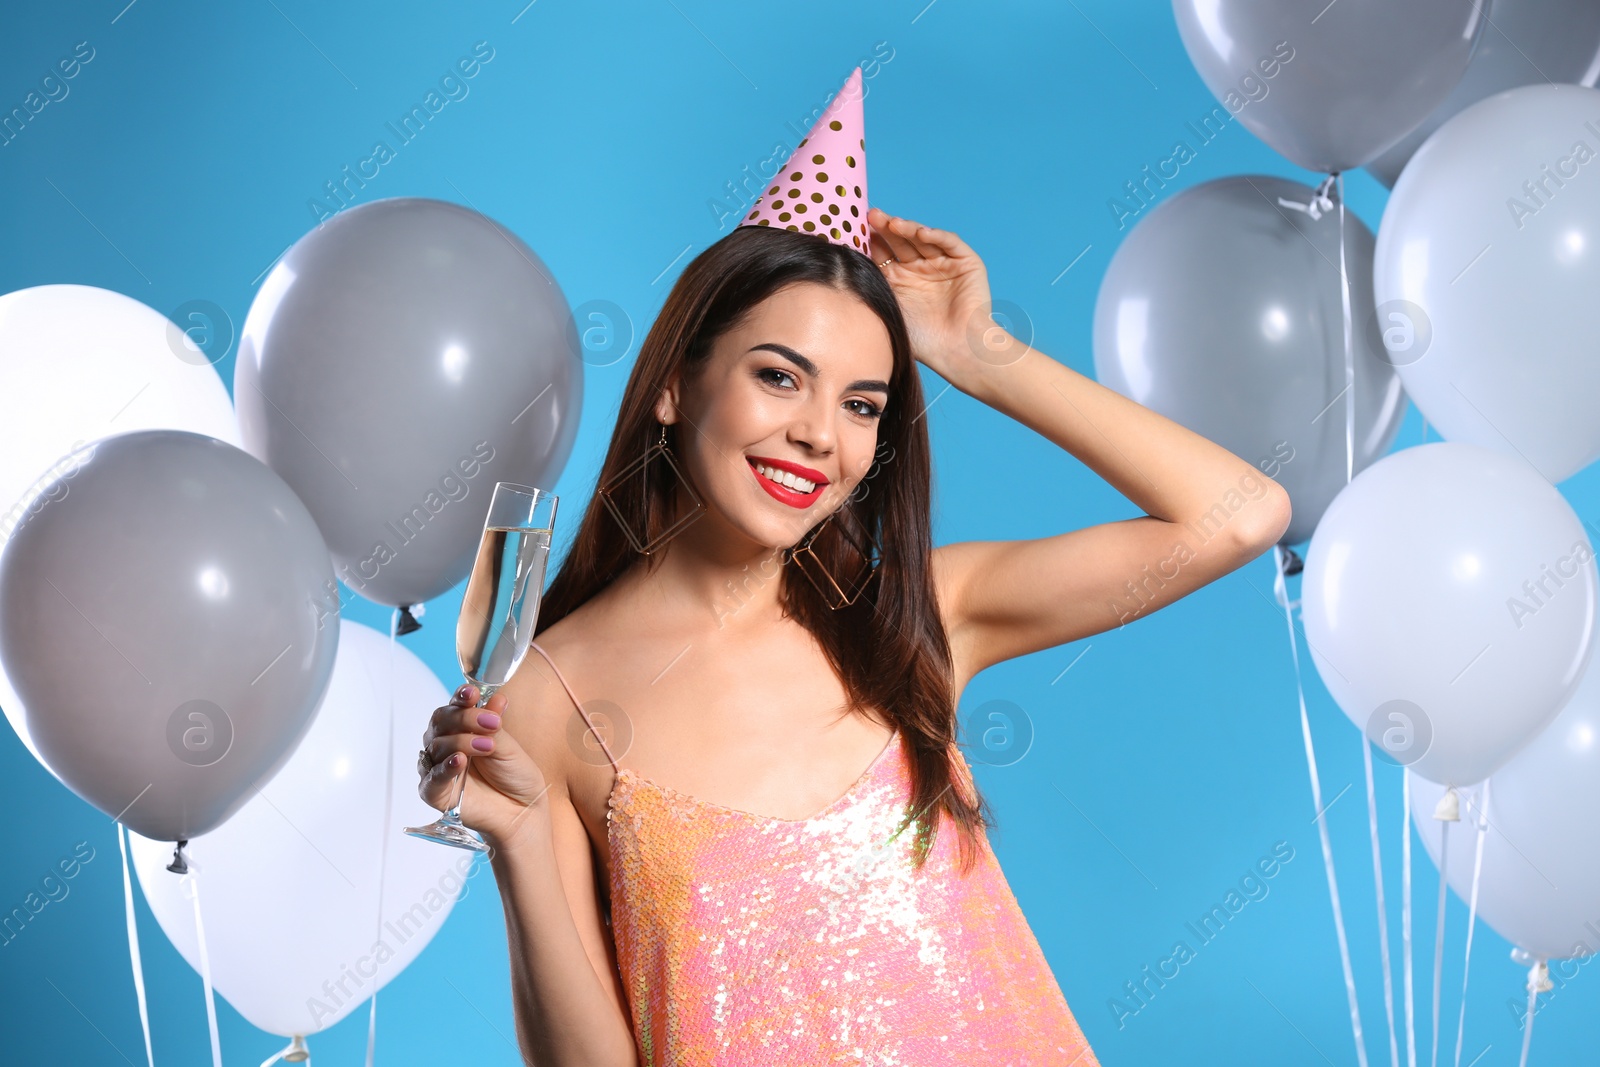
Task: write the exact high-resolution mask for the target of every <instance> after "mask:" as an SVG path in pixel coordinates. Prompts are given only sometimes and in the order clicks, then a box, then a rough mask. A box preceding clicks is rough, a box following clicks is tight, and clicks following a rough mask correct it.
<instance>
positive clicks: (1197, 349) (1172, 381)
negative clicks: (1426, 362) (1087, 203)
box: [1094, 175, 1405, 544]
mask: <svg viewBox="0 0 1600 1067" xmlns="http://www.w3.org/2000/svg"><path fill="white" fill-rule="evenodd" d="M1280 196H1282V197H1286V198H1289V199H1292V200H1295V201H1299V202H1306V201H1309V200H1310V199H1311V198H1312V196H1313V190H1311V189H1309V188H1307V187H1306V186H1304V185H1301V184H1299V183H1298V182H1291V181H1285V180H1284V179H1282V178H1270V177H1266V176H1264V175H1249V176H1244V177H1235V178H1223V179H1220V180H1217V181H1211V182H1204V183H1202V184H1200V185H1195V186H1191V187H1190V188H1188V189H1185V190H1183V191H1182V192H1180V193H1178V194H1177V195H1175V196H1173V197H1172V198H1171V199H1169V200H1166V201H1164V202H1163V203H1161V204H1159V205H1158V206H1156V207H1155V208H1154V209H1153V210H1152V211H1151V212H1150V214H1149V215H1147V216H1146V217H1145V218H1143V219H1141V220H1140V221H1139V222H1138V224H1136V225H1135V226H1134V228H1133V230H1132V231H1131V232H1130V233H1129V234H1128V236H1127V237H1126V238H1125V239H1124V240H1123V242H1122V244H1121V245H1120V246H1119V247H1118V248H1117V252H1116V255H1114V256H1113V257H1112V259H1111V265H1110V266H1109V267H1108V268H1107V269H1106V274H1105V279H1104V280H1103V281H1102V282H1101V284H1100V294H1099V297H1098V299H1097V300H1096V302H1095V310H1094V366H1095V377H1096V378H1097V379H1098V380H1099V381H1100V382H1101V383H1102V384H1104V385H1106V386H1108V387H1110V388H1112V389H1115V390H1116V391H1117V392H1119V393H1122V394H1123V395H1125V396H1128V397H1131V398H1132V399H1134V400H1137V401H1138V402H1139V403H1141V404H1143V405H1144V406H1145V407H1148V408H1150V409H1152V410H1154V411H1158V412H1160V413H1161V414H1163V415H1165V416H1167V417H1168V418H1170V419H1172V420H1173V421H1175V422H1179V423H1182V424H1183V425H1184V426H1187V427H1188V428H1189V429H1191V430H1193V431H1194V432H1195V433H1198V434H1200V435H1201V436H1203V437H1205V438H1207V439H1209V440H1212V441H1215V442H1217V443H1218V444H1220V445H1222V446H1223V447H1224V448H1226V449H1228V450H1229V451H1231V452H1233V453H1234V454H1235V455H1236V456H1238V457H1239V458H1240V459H1243V460H1246V461H1248V462H1251V463H1254V464H1256V465H1257V466H1258V467H1259V468H1261V470H1262V471H1264V472H1265V473H1266V474H1267V475H1268V477H1270V478H1273V479H1274V480H1276V481H1277V482H1278V483H1279V484H1280V485H1282V486H1283V487H1284V489H1286V490H1288V493H1289V499H1290V502H1291V504H1292V507H1293V511H1294V514H1293V517H1292V519H1291V520H1290V524H1289V528H1288V530H1287V531H1285V533H1284V536H1283V539H1282V540H1283V543H1284V544H1297V543H1299V542H1301V541H1304V540H1305V539H1306V538H1308V537H1310V536H1311V531H1312V530H1314V529H1315V528H1316V525H1317V520H1318V519H1319V518H1321V516H1322V513H1323V511H1324V510H1325V509H1326V508H1327V506H1328V502H1329V501H1331V500H1332V499H1333V498H1334V495H1335V494H1336V493H1338V492H1339V490H1341V489H1343V488H1344V486H1345V467H1346V463H1345V410H1344V399H1345V380H1346V376H1345V363H1344V335H1343V316H1344V304H1343V298H1342V296H1341V295H1340V291H1339V220H1338V219H1337V218H1336V217H1333V216H1330V215H1323V216H1322V217H1321V218H1320V219H1312V218H1311V217H1310V216H1309V215H1308V214H1306V213H1305V212H1301V211H1293V210H1286V209H1284V208H1282V207H1280V206H1279V205H1278V202H1277V198H1278V197H1280ZM1345 253H1346V255H1345V258H1346V260H1347V267H1348V270H1349V284H1350V302H1351V314H1352V318H1351V345H1352V351H1353V352H1354V355H1355V364H1356V367H1355V375H1356V386H1355V390H1354V396H1355V403H1356V415H1355V441H1354V444H1355V449H1354V451H1355V464H1354V466H1355V469H1356V470H1358V471H1359V470H1361V469H1362V468H1363V467H1365V466H1367V465H1368V464H1369V463H1371V462H1372V461H1373V460H1375V459H1377V458H1378V457H1379V456H1381V455H1383V454H1384V453H1385V452H1386V451H1387V450H1388V448H1389V445H1390V444H1391V443H1392V442H1393V440H1394V437H1395V434H1396V433H1397V432H1398V431H1399V429H1400V422H1401V419H1402V418H1403V417H1404V415H1405V394H1404V393H1403V392H1402V390H1401V388H1400V380H1399V379H1398V378H1397V377H1396V376H1395V373H1394V370H1393V368H1392V367H1390V366H1388V364H1387V363H1385V362H1383V361H1382V360H1381V359H1379V358H1378V355H1377V353H1378V352H1381V351H1382V348H1381V345H1379V344H1377V343H1375V342H1374V341H1373V339H1372V336H1371V334H1370V332H1369V331H1367V330H1366V329H1364V328H1363V327H1362V323H1363V321H1364V319H1365V318H1367V317H1369V316H1370V314H1371V307H1372V304H1371V295H1370V294H1371V268H1370V264H1371V262H1372V234H1371V232H1370V231H1368V229H1367V228H1366V227H1365V226H1363V225H1362V224H1361V221H1360V220H1359V219H1357V218H1356V217H1355V216H1354V214H1350V213H1347V214H1346V240H1345Z"/></svg>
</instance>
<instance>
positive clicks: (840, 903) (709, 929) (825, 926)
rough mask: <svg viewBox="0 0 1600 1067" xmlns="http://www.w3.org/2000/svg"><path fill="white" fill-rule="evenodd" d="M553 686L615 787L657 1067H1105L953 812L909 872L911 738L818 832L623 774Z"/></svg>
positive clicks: (643, 1004) (626, 981)
mask: <svg viewBox="0 0 1600 1067" xmlns="http://www.w3.org/2000/svg"><path fill="white" fill-rule="evenodd" d="M533 647H534V648H535V649H537V650H538V651H539V654H540V655H541V656H544V658H545V659H546V660H549V659H550V657H549V656H548V655H547V654H546V653H545V651H544V650H543V649H542V648H540V647H539V646H538V644H534V645H533ZM550 665H551V667H552V668H555V663H554V662H551V664H550ZM555 669H556V677H557V678H559V679H560V680H561V684H562V685H563V686H565V687H566V689H567V693H568V695H570V696H571V697H572V701H573V703H574V704H576V705H577V706H578V710H579V712H580V713H582V714H583V717H584V721H585V722H586V723H588V725H589V729H590V731H591V732H592V733H593V734H594V736H595V739H596V740H597V741H599V742H600V745H601V747H602V749H603V750H604V752H605V754H606V757H607V759H609V760H610V762H611V765H612V767H613V768H614V769H615V771H616V779H615V781H614V784H613V785H612V789H611V796H610V800H609V802H608V805H607V809H608V810H607V813H606V826H607V835H606V836H607V840H608V846H609V852H610V859H611V877H610V890H611V932H612V936H613V937H614V939H615V941H616V947H617V962H618V966H619V969H620V971H621V976H622V984H623V989H624V992H625V994H626V997H627V1000H628V1006H629V1009H630V1011H631V1014H632V1018H633V1032H634V1039H635V1041H636V1042H637V1043H638V1046H639V1052H640V1057H641V1058H640V1063H641V1065H643V1067H712V1065H716V1067H819V1065H823V1064H871V1065H890V1064H893V1065H905V1067H929V1065H933V1064H959V1065H962V1067H967V1065H971V1067H1004V1065H1017V1067H1021V1065H1024V1064H1027V1065H1044V1064H1050V1065H1059V1067H1067V1065H1069V1064H1070V1065H1073V1067H1099V1061H1098V1060H1097V1059H1095V1055H1094V1053H1093V1051H1091V1050H1090V1048H1089V1044H1088V1042H1087V1041H1086V1040H1085V1038H1084V1036H1083V1031H1082V1030H1081V1029H1079V1027H1078V1023H1077V1020H1076V1019H1074V1018H1073V1015H1072V1012H1071V1011H1070V1010H1069V1009H1068V1007H1067V1002H1066V999H1065V997H1064V996H1063V995H1062V993H1061V988H1060V986H1059V985H1057V983H1056V980H1055V976H1054V975H1053V974H1052V973H1051V971H1050V967H1049V964H1048V963H1047V962H1046V961H1045V958H1044V953H1043V952H1042V951H1041V950H1040V948H1039V943H1038V940H1037V939H1036V938H1035V937H1034V935H1033V931H1032V930H1031V929H1030V928H1029V926H1028V923H1027V920H1026V919H1024V918H1023V915H1022V911H1021V909H1020V908H1019V907H1018V905H1017V900H1016V897H1015V896H1014V895H1013V894H1012V892H1011V887H1010V886H1009V884H1008V883H1007V882H1006V879H1005V876H1004V874H1002V873H1001V870H1000V866H999V864H998V862H997V861H996V859H995V856H994V853H993V852H992V851H991V850H990V848H989V847H988V841H987V838H981V840H982V848H981V858H980V859H979V861H978V863H977V865H976V866H975V867H974V868H973V869H972V870H971V871H969V872H968V873H967V874H966V875H965V876H962V875H961V874H960V873H959V866H958V860H959V853H958V842H957V840H956V827H955V824H954V823H953V822H952V821H951V820H950V817H949V815H948V814H942V815H941V819H942V821H941V824H940V828H939V832H938V834H937V836H936V838H935V841H934V846H933V848H932V850H931V852H930V853H929V856H928V859H927V863H926V865H925V866H924V868H923V869H922V870H920V871H916V870H913V869H912V867H911V863H910V848H911V842H912V837H913V833H914V831H913V830H910V829H908V830H906V831H905V832H904V833H901V834H899V835H898V836H895V831H896V829H897V827H898V826H899V825H900V823H901V821H902V820H903V817H904V813H905V810H906V807H907V804H908V802H909V799H910V795H911V788H910V777H909V773H908V763H907V760H906V757H905V753H904V750H903V747H902V744H901V735H900V733H899V732H898V731H896V732H895V733H894V735H893V736H892V737H891V738H890V739H889V743H888V745H886V746H885V748H884V750H883V751H882V753H880V754H879V755H878V757H877V758H876V759H874V760H873V762H872V765H871V766H870V767H868V768H867V770H866V772H865V773H863V774H862V776H861V777H860V778H859V779H858V780H857V781H856V783H855V784H854V785H853V786H851V788H850V790H849V791H848V792H847V793H845V794H844V796H842V797H840V798H839V799H838V800H836V801H834V802H833V803H832V804H829V805H828V806H827V807H826V808H824V809H822V810H821V811H819V812H818V813H817V814H815V815H813V816H812V817H811V818H809V819H798V820H792V819H778V818H772V817H769V816H764V815H754V814H751V813H749V812H744V811H739V810H737V809H734V808H728V807H724V806H722V805H719V804H712V803H709V802H707V801H703V800H698V799H696V798H694V797H692V796H689V795H687V794H684V793H680V792H678V791H677V790H674V789H670V788H668V787H666V786H662V785H659V784H657V783H655V782H652V781H651V780H649V779H648V778H645V777H643V776H641V775H638V774H635V773H633V772H632V771H631V770H629V769H628V768H626V767H620V766H618V765H617V762H616V760H615V759H614V758H613V757H612V754H611V750H610V748H609V746H607V745H606V743H605V738H604V737H603V736H602V735H601V734H600V733H599V732H598V731H596V730H595V728H594V724H593V722H591V721H590V719H589V715H588V712H586V711H584V710H583V704H582V702H581V701H579V700H578V697H577V694H576V693H573V691H572V687H571V686H570V685H567V680H566V679H565V678H564V677H562V675H561V671H560V669H559V668H555ZM962 765H963V767H965V761H964V759H963V763H962ZM969 773H970V772H969Z"/></svg>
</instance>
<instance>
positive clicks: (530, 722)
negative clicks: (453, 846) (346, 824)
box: [420, 657, 638, 1067]
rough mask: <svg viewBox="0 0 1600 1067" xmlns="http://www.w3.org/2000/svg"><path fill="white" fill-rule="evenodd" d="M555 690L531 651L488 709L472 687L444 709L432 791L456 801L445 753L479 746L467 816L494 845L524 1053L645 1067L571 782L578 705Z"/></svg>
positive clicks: (557, 1060) (427, 793) (554, 1065)
mask: <svg viewBox="0 0 1600 1067" xmlns="http://www.w3.org/2000/svg"><path fill="white" fill-rule="evenodd" d="M554 688H555V687H554V685H553V683H550V682H548V680H546V679H543V678H542V677H541V673H540V672H539V671H538V670H537V669H536V668H535V667H533V666H532V664H531V657H530V660H529V661H528V662H525V663H524V665H523V668H522V669H520V670H518V672H517V673H516V675H515V676H514V677H513V678H512V680H511V681H510V682H509V683H508V684H507V685H506V686H505V687H504V688H503V689H501V690H500V691H499V692H497V693H496V694H495V695H494V696H493V697H491V698H490V700H489V702H488V705H487V707H486V708H475V707H472V706H471V702H474V701H476V699H477V697H476V693H475V692H469V693H468V694H467V695H466V696H464V697H463V696H460V695H458V696H457V697H456V698H454V699H452V702H451V704H450V705H448V706H446V707H443V708H440V709H438V711H436V712H435V713H434V719H433V724H432V725H431V726H430V728H429V730H428V734H427V742H428V747H429V751H430V754H431V756H432V758H433V759H434V760H435V761H436V768H435V770H434V771H432V772H430V774H429V775H428V776H427V777H426V778H425V779H424V780H423V782H422V786H421V790H420V792H421V793H422V796H423V798H424V799H425V800H427V801H428V803H429V804H432V805H433V806H434V807H442V806H445V805H448V804H449V803H450V802H451V801H452V800H454V798H455V789H456V784H457V783H458V782H459V770H458V769H456V768H455V767H453V766H451V765H450V764H448V763H444V762H443V761H445V760H446V759H447V757H448V758H449V759H450V760H456V759H458V758H459V755H460V754H464V753H466V752H469V751H470V752H471V753H472V761H471V773H472V779H471V781H470V782H468V784H467V791H466V796H465V798H464V800H463V803H462V808H461V819H462V822H463V823H465V824H466V825H468V826H470V827H472V828H473V829H476V830H478V831H479V832H480V833H482V834H483V837H484V840H485V841H486V842H487V843H488V844H489V846H490V853H489V856H490V863H491V865H492V869H493V871H494V876H495V882H496V884H497V885H498V886H499V889H500V899H501V904H502V907H503V909H504V912H505V918H506V934H507V943H508V947H509V950H510V956H511V993H512V1003H513V1007H514V1010H515V1013H516V1020H517V1041H518V1044H519V1045H520V1047H521V1051H522V1055H523V1058H524V1060H525V1061H526V1062H528V1063H530V1064H534V1065H536V1067H568V1065H571V1067H637V1065H638V1052H637V1048H636V1047H635V1045H634V1040H633V1031H632V1027H631V1025H630V1021H629V1017H628V1011H627V1007H626V1002H625V1001H624V999H623V992H622V987H621V982H620V979H619V977H618V974H617V968H616V964H615V962H614V956H613V951H612V945H611V934H610V931H609V930H607V929H606V927H605V924H604V921H603V919H602V917H601V902H600V896H599V892H598V881H597V879H596V878H595V870H594V860H593V849H592V847H591V846H590V843H589V836H588V833H587V832H586V831H585V829H584V826H583V823H582V820H581V819H580V818H579V816H578V812H577V810H576V808H575V807H574V806H573V803H572V800H571V798H570V796H569V793H568V790H567V781H568V779H567V777H566V775H567V773H568V771H569V769H570V764H569V763H568V760H569V758H570V756H571V753H570V752H569V751H568V749H567V747H566V742H565V733H564V731H563V730H562V729H561V724H562V723H564V722H565V719H566V716H567V715H570V714H573V713H574V712H573V710H572V705H571V701H570V699H568V698H567V697H566V695H565V693H559V694H558V693H557V692H554V691H553V690H554ZM484 711H489V712H493V713H494V714H491V715H490V716H489V720H490V722H491V724H492V725H489V726H485V725H484V724H483V723H482V722H480V721H479V718H478V716H479V715H480V713H482V712H484ZM496 716H499V718H500V719H501V720H502V721H503V725H502V722H498V721H495V718H496ZM485 737H486V738H489V739H491V740H492V748H491V750H490V751H488V752H483V751H480V750H478V749H476V748H473V747H472V745H471V742H472V741H473V739H474V738H485Z"/></svg>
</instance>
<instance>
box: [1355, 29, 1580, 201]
mask: <svg viewBox="0 0 1600 1067" xmlns="http://www.w3.org/2000/svg"><path fill="white" fill-rule="evenodd" d="M1597 77H1600V4H1596V3H1595V2H1594V0H1494V7H1493V18H1492V19H1490V20H1489V25H1488V28H1487V29H1485V30H1484V31H1483V36H1482V37H1480V38H1479V39H1478V47H1477V49H1476V50H1475V51H1474V52H1473V53H1472V59H1471V60H1469V61H1468V63H1467V72H1466V74H1464V75H1463V76H1462V78H1461V81H1460V82H1458V83H1457V84H1456V87H1455V88H1454V89H1453V90H1451V92H1450V95H1449V96H1447V97H1445V99H1444V103H1442V104H1440V105H1439V106H1438V107H1436V108H1434V109H1433V114H1431V115H1429V116H1428V117H1427V118H1426V119H1425V120H1423V123H1422V125H1420V126H1418V127H1417V128H1416V129H1414V130H1412V131H1411V132H1410V133H1408V134H1406V135H1405V136H1404V137H1402V138H1400V140H1399V141H1397V142H1396V143H1395V144H1394V145H1393V146H1391V147H1390V148H1388V149H1386V150H1385V151H1384V152H1383V153H1382V154H1381V155H1379V156H1378V157H1377V158H1376V159H1373V160H1371V161H1369V162H1368V163H1367V171H1368V173H1370V174H1371V175H1372V176H1373V177H1374V178H1377V179H1378V180H1379V181H1380V182H1382V183H1383V184H1384V185H1386V186H1388V187H1389V188H1390V189H1393V188H1394V183H1395V181H1396V180H1397V179H1399V177H1400V171H1401V170H1402V169H1404V167H1405V165H1406V163H1407V162H1408V161H1409V160H1410V159H1411V157H1412V155H1413V154H1415V152H1416V150H1417V148H1418V147H1420V146H1421V144H1422V142H1423V141H1426V140H1427V139H1428V138H1429V137H1430V136H1432V134H1433V131H1435V130H1437V129H1438V128H1439V127H1440V126H1441V125H1443V124H1444V122H1445V120H1446V119H1449V118H1451V117H1453V116H1455V115H1457V114H1459V113H1460V112H1461V111H1462V110H1464V109H1465V108H1467V107H1470V106H1471V105H1473V104H1476V103H1477V102H1478V101H1479V100H1482V99H1483V98H1484V97H1486V96H1493V95H1494V94H1495V93H1498V92H1501V91H1502V90H1505V89H1514V88H1516V87H1517V86H1519V85H1536V84H1541V83H1544V82H1567V83H1572V84H1576V85H1587V86H1590V87H1593V85H1594V84H1595V79H1596V78H1597Z"/></svg>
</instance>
